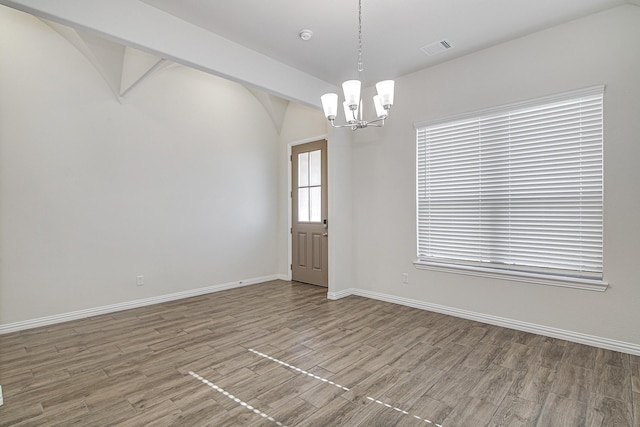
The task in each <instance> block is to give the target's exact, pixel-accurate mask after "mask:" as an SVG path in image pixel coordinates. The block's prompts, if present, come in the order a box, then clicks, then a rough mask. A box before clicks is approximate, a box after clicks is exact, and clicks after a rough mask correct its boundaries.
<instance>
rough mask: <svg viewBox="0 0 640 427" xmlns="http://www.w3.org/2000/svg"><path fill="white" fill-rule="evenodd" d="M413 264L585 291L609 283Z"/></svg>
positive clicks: (431, 264)
mask: <svg viewBox="0 0 640 427" xmlns="http://www.w3.org/2000/svg"><path fill="white" fill-rule="evenodd" d="M413 265H414V266H415V267H416V268H417V269H420V270H433V271H443V272H446V273H456V274H466V275H469V276H476V277H489V278H492V279H502V280H514V281H517V282H525V283H535V284H538V285H547V286H560V287H563V288H574V289H583V290H587V291H596V292H604V291H606V290H607V288H608V287H609V284H608V283H607V282H605V281H604V280H596V279H586V278H578V277H562V276H553V277H550V276H548V275H544V274H536V273H526V272H520V271H506V270H498V269H493V268H486V267H476V266H462V265H453V264H446V263H438V262H426V261H414V263H413Z"/></svg>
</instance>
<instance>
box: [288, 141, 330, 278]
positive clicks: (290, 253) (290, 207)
mask: <svg viewBox="0 0 640 427" xmlns="http://www.w3.org/2000/svg"><path fill="white" fill-rule="evenodd" d="M320 139H326V140H327V158H329V144H328V142H329V135H328V134H324V135H321V136H314V137H311V138H305V139H301V140H298V141H294V142H290V143H288V144H287V264H289V268H287V274H286V276H287V280H289V281H291V280H292V278H293V273H292V271H291V264H292V263H293V242H292V240H291V239H292V238H293V236H292V234H291V229H292V227H293V217H292V215H291V214H292V211H293V199H292V197H291V192H292V191H293V183H292V182H291V172H292V170H291V168H292V166H293V163H292V162H291V147H293V146H296V145H302V144H307V143H309V142H315V141H318V140H320ZM327 178H329V169H328V168H327ZM327 182H329V180H328V179H327ZM330 191H331V188H329V187H327V192H330ZM329 194H330V193H329ZM327 223H328V224H329V227H331V210H330V209H329V210H328V211H327ZM327 251H328V252H330V251H331V246H330V245H329V246H327ZM329 259H331V255H330V254H329ZM329 269H331V263H329ZM329 271H331V270H329ZM327 285H328V287H327V290H329V289H331V274H329V283H328V284H327Z"/></svg>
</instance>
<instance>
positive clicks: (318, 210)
mask: <svg viewBox="0 0 640 427" xmlns="http://www.w3.org/2000/svg"><path fill="white" fill-rule="evenodd" d="M310 190H311V192H310V194H309V195H310V198H309V199H310V200H309V204H310V205H311V206H310V210H311V212H310V219H311V222H320V221H321V216H322V187H311V188H310Z"/></svg>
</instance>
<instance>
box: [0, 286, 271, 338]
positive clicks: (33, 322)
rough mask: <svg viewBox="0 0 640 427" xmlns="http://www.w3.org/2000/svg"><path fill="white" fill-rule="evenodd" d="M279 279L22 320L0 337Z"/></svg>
mask: <svg viewBox="0 0 640 427" xmlns="http://www.w3.org/2000/svg"><path fill="white" fill-rule="evenodd" d="M277 279H280V275H275V274H274V275H271V276H264V277H256V278H253V279H246V280H238V281H235V282H229V283H223V284H220V285H213V286H207V287H205V288H198V289H191V290H188V291H182V292H176V293H173V294H167V295H159V296H156V297H151V298H145V299H139V300H135V301H126V302H121V303H118V304H111V305H105V306H102V307H95V308H88V309H85V310H78V311H72V312H70V313H62V314H55V315H53V316H46V317H40V318H37V319H30V320H24V321H21V322H15V323H7V324H4V325H0V335H2V334H8V333H11V332H18V331H22V330H25V329H32V328H38V327H40V326H48V325H53V324H56V323H62V322H68V321H69V320H77V319H84V318H86V317H91V316H97V315H99V314H109V313H114V312H116V311H122V310H129V309H131V308H138V307H144V306H147V305H152V304H159V303H161V302H167V301H175V300H178V299H183V298H189V297H195V296H198V295H204V294H210V293H213V292H220V291H224V290H227V289H233V288H240V287H242V286H249V285H255V284H257V283H263V282H268V281H271V280H277Z"/></svg>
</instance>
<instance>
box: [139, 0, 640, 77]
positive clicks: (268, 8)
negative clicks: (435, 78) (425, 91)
mask: <svg viewBox="0 0 640 427" xmlns="http://www.w3.org/2000/svg"><path fill="white" fill-rule="evenodd" d="M140 1H143V2H144V3H146V4H148V5H151V6H153V7H155V8H158V9H160V10H162V11H164V12H167V13H169V14H171V15H173V16H174V17H177V18H180V19H182V20H184V21H187V22H189V23H191V24H194V25H196V26H198V27H201V28H203V29H206V30H208V31H210V32H213V33H216V34H217V35H220V36H222V37H224V38H226V39H229V40H232V41H234V42H236V43H238V44H241V45H244V46H245V47H248V48H250V49H252V50H255V51H257V52H260V53H262V54H264V55H267V56H269V57H272V58H273V59H276V60H277V61H280V62H282V63H284V64H287V65H289V66H292V67H294V68H296V69H298V70H300V71H303V72H305V73H307V74H310V75H312V76H315V77H317V78H319V79H321V80H323V81H326V82H328V83H331V84H333V85H338V84H339V83H340V82H342V81H343V80H347V79H350V78H360V79H362V80H363V81H364V82H366V83H369V84H371V83H374V82H376V81H378V80H383V79H388V78H396V77H398V76H401V75H403V74H407V73H410V72H413V71H416V70H419V69H422V68H425V67H429V66H432V65H435V64H437V63H440V62H443V61H447V60H450V59H452V58H455V57H458V56H461V55H465V54H468V53H471V52H474V51H477V50H480V49H483V48H486V47H488V46H491V45H495V44H498V43H501V42H504V41H507V40H510V39H513V38H517V37H521V36H523V35H526V34H529V33H532V32H535V31H539V30H542V29H544V28H548V27H551V26H554V25H557V24H559V23H562V22H566V21H570V20H573V19H576V18H579V17H582V16H586V15H589V14H592V13H595V12H598V11H601V10H604V9H608V8H611V7H615V6H618V5H620V4H623V3H636V2H635V1H625V0H534V1H532V0H393V1H389V0H386V1H383V0H362V3H363V5H362V9H363V13H362V14H363V45H364V46H363V62H364V72H363V73H361V75H360V76H358V72H357V66H356V64H357V48H358V38H357V25H358V1H357V0H322V1H310V0H268V1H267V0H233V1H221V0H218V1H211V0H140ZM302 29H310V30H312V31H313V33H314V35H313V38H312V39H311V40H309V41H307V42H304V41H302V40H301V39H300V38H299V37H298V33H299V31H300V30H302ZM442 39H446V40H448V41H450V42H451V43H452V45H453V48H452V49H449V50H447V51H446V52H443V53H441V54H438V55H435V56H431V57H429V56H427V55H425V54H424V53H423V52H422V51H421V50H420V48H421V47H422V46H425V45H427V44H430V43H432V42H437V41H439V40H442ZM211 54H212V55H215V51H212V52H211Z"/></svg>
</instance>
